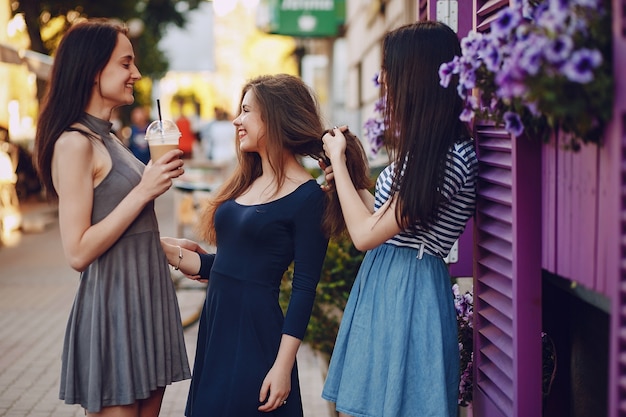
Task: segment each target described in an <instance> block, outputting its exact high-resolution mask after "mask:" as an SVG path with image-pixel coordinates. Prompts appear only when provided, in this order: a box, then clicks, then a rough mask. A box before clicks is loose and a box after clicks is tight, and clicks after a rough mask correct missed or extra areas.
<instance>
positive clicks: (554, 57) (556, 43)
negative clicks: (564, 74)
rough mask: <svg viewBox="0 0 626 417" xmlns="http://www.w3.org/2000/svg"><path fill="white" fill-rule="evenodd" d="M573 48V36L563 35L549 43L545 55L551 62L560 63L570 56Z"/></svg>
mask: <svg viewBox="0 0 626 417" xmlns="http://www.w3.org/2000/svg"><path fill="white" fill-rule="evenodd" d="M573 48H574V41H573V40H572V38H571V37H570V36H565V35H561V36H557V37H556V38H555V39H553V40H552V41H550V42H549V43H548V47H547V48H546V49H545V50H544V55H545V57H546V59H547V60H548V61H549V62H551V63H553V64H557V65H560V64H561V63H562V62H563V61H565V60H566V59H567V58H568V57H569V56H570V54H571V53H572V49H573Z"/></svg>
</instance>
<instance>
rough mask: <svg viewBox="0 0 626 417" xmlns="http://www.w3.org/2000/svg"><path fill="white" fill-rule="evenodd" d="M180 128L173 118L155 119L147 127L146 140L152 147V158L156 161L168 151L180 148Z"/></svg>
mask: <svg viewBox="0 0 626 417" xmlns="http://www.w3.org/2000/svg"><path fill="white" fill-rule="evenodd" d="M180 136H181V134H180V130H178V127H177V126H176V123H174V122H173V121H171V120H155V121H154V122H152V123H150V125H149V126H148V128H147V129H146V140H147V141H148V146H149V147H150V159H152V161H156V160H157V159H159V158H160V157H162V156H163V155H165V154H166V153H167V152H169V151H171V150H173V149H178V140H179V138H180Z"/></svg>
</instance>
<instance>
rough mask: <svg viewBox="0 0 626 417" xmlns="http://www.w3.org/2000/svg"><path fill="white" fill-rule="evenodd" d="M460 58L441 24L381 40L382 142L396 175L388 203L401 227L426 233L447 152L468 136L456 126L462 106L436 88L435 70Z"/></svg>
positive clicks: (408, 28)
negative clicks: (394, 201) (391, 202)
mask: <svg viewBox="0 0 626 417" xmlns="http://www.w3.org/2000/svg"><path fill="white" fill-rule="evenodd" d="M460 54H461V46H460V43H459V40H458V37H457V35H456V33H454V31H453V30H452V29H450V28H449V27H448V26H446V25H445V24H443V23H440V22H434V21H421V22H416V23H412V24H409V25H405V26H402V27H400V28H398V29H395V30H393V31H391V32H389V33H387V34H386V36H385V37H384V40H383V60H382V61H383V64H382V89H381V93H382V95H383V98H384V100H385V103H386V106H385V111H384V118H385V122H386V125H387V126H388V128H387V129H386V132H385V142H386V145H387V147H388V149H389V152H390V154H391V155H393V160H394V161H395V172H394V174H395V175H394V179H393V184H392V190H393V192H394V193H395V194H394V196H393V197H392V198H398V200H397V205H396V218H397V219H398V223H399V224H400V225H401V226H402V227H404V228H407V227H411V226H413V225H416V224H417V225H421V226H424V227H426V226H427V225H429V224H430V223H432V222H433V221H434V220H435V219H436V217H437V209H438V207H439V205H440V203H441V201H440V200H441V194H440V192H439V190H440V187H442V186H443V178H444V174H445V169H446V158H447V155H448V152H449V149H450V147H451V146H452V145H453V144H454V143H455V142H458V141H460V140H464V139H467V138H468V137H469V136H470V133H469V129H468V127H467V125H466V124H465V123H463V122H461V121H460V120H459V115H460V114H461V111H462V106H463V103H462V101H461V99H460V98H459V96H458V95H457V93H456V85H452V84H454V83H456V82H458V79H454V80H453V81H452V83H451V86H450V87H449V88H443V87H442V86H441V85H440V84H439V67H440V65H441V64H442V63H444V62H448V61H451V60H452V59H453V58H454V56H455V55H460Z"/></svg>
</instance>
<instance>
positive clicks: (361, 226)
mask: <svg viewBox="0 0 626 417" xmlns="http://www.w3.org/2000/svg"><path fill="white" fill-rule="evenodd" d="M322 140H323V141H324V150H325V152H326V155H327V156H328V157H329V159H330V161H331V164H332V170H333V179H334V185H335V187H336V189H337V194H338V196H339V202H340V204H341V209H342V211H343V216H344V219H345V221H346V227H347V228H348V233H349V234H350V238H351V239H352V243H353V244H354V246H355V247H356V248H357V249H359V250H368V249H372V248H375V247H377V246H379V245H381V244H382V243H384V242H385V241H387V240H388V239H390V238H391V237H393V236H395V235H396V234H398V233H399V232H400V231H401V230H402V229H401V228H400V226H399V225H398V222H397V221H396V216H395V200H391V199H390V200H389V201H388V202H387V203H386V204H384V205H383V206H382V207H381V208H380V209H379V210H378V211H376V212H373V196H372V197H371V198H372V199H371V200H368V201H367V202H364V199H367V197H365V196H364V195H363V193H362V191H360V190H356V189H355V188H354V185H353V184H352V180H351V179H350V175H349V173H348V168H347V167H346V157H345V148H346V138H345V136H344V135H343V133H342V132H341V130H340V129H334V136H333V135H331V134H329V133H327V134H325V135H324V137H323V138H322ZM368 194H369V193H368ZM370 195H371V194H370Z"/></svg>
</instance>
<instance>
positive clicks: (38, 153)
mask: <svg viewBox="0 0 626 417" xmlns="http://www.w3.org/2000/svg"><path fill="white" fill-rule="evenodd" d="M140 78H141V74H140V73H139V71H138V69H137V67H136V66H135V62H134V53H133V48H132V45H131V43H130V40H129V39H128V37H127V36H126V33H125V31H124V29H123V28H121V27H119V26H115V25H112V24H110V23H107V22H105V21H101V20H94V21H88V22H83V23H79V24H76V25H74V26H73V27H72V28H71V29H70V30H69V31H68V32H67V33H66V35H65V36H64V38H63V40H62V42H61V44H60V45H59V48H58V50H57V54H56V57H55V61H54V66H53V68H52V75H51V79H50V85H49V91H48V95H47V99H46V102H45V104H44V107H43V109H42V112H41V115H40V118H39V120H38V125H37V136H36V147H35V157H36V164H37V168H38V172H39V174H40V177H41V180H42V182H43V184H44V186H45V189H46V191H47V193H48V195H49V197H51V198H52V199H56V200H58V204H59V224H60V231H61V240H62V243H63V249H64V252H65V256H66V258H67V260H68V262H69V264H70V265H71V267H72V268H74V269H75V270H77V271H79V272H81V275H80V281H79V283H78V290H77V293H76V297H75V300H74V304H73V306H72V310H71V313H70V317H69V320H68V323H67V330H66V335H65V342H64V346H63V355H62V366H61V368H62V369H61V388H60V398H61V399H63V400H65V402H66V403H68V404H80V405H81V406H82V407H84V408H85V410H86V413H87V414H88V415H95V414H97V415H102V416H110V415H115V416H142V417H144V416H145V417H147V416H157V415H158V414H159V410H160V407H161V401H162V398H163V394H164V391H165V386H167V385H168V384H170V383H172V382H175V381H180V380H183V379H187V378H189V377H190V371H189V366H188V361H187V355H186V351H185V346H184V339H183V332H182V325H181V320H180V313H179V309H178V304H177V301H176V293H175V290H174V286H173V283H172V280H171V278H170V275H169V269H168V265H167V260H166V258H165V255H164V253H163V250H162V248H161V244H160V241H159V230H158V224H157V219H156V216H155V213H154V202H153V200H154V199H155V198H156V197H158V196H159V195H161V194H162V193H164V192H165V191H166V190H167V189H169V188H170V187H171V185H172V178H175V177H178V176H179V175H181V174H182V172H183V170H182V164H183V163H182V160H181V159H180V156H181V152H180V151H179V150H173V151H170V152H169V153H167V154H166V155H164V156H163V157H161V158H160V159H158V160H156V161H150V162H149V163H148V164H147V165H144V164H143V163H141V162H140V161H139V160H137V159H136V158H135V157H134V156H133V155H132V153H131V152H130V151H129V150H128V149H127V148H125V147H124V145H123V144H122V143H121V142H120V141H119V139H118V138H116V137H115V136H114V135H112V134H111V126H112V124H111V122H110V121H109V119H110V116H111V112H112V111H113V109H115V108H116V107H119V106H122V105H128V104H131V103H132V102H133V100H134V97H133V85H134V83H135V82H136V81H137V80H139V79H140Z"/></svg>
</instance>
